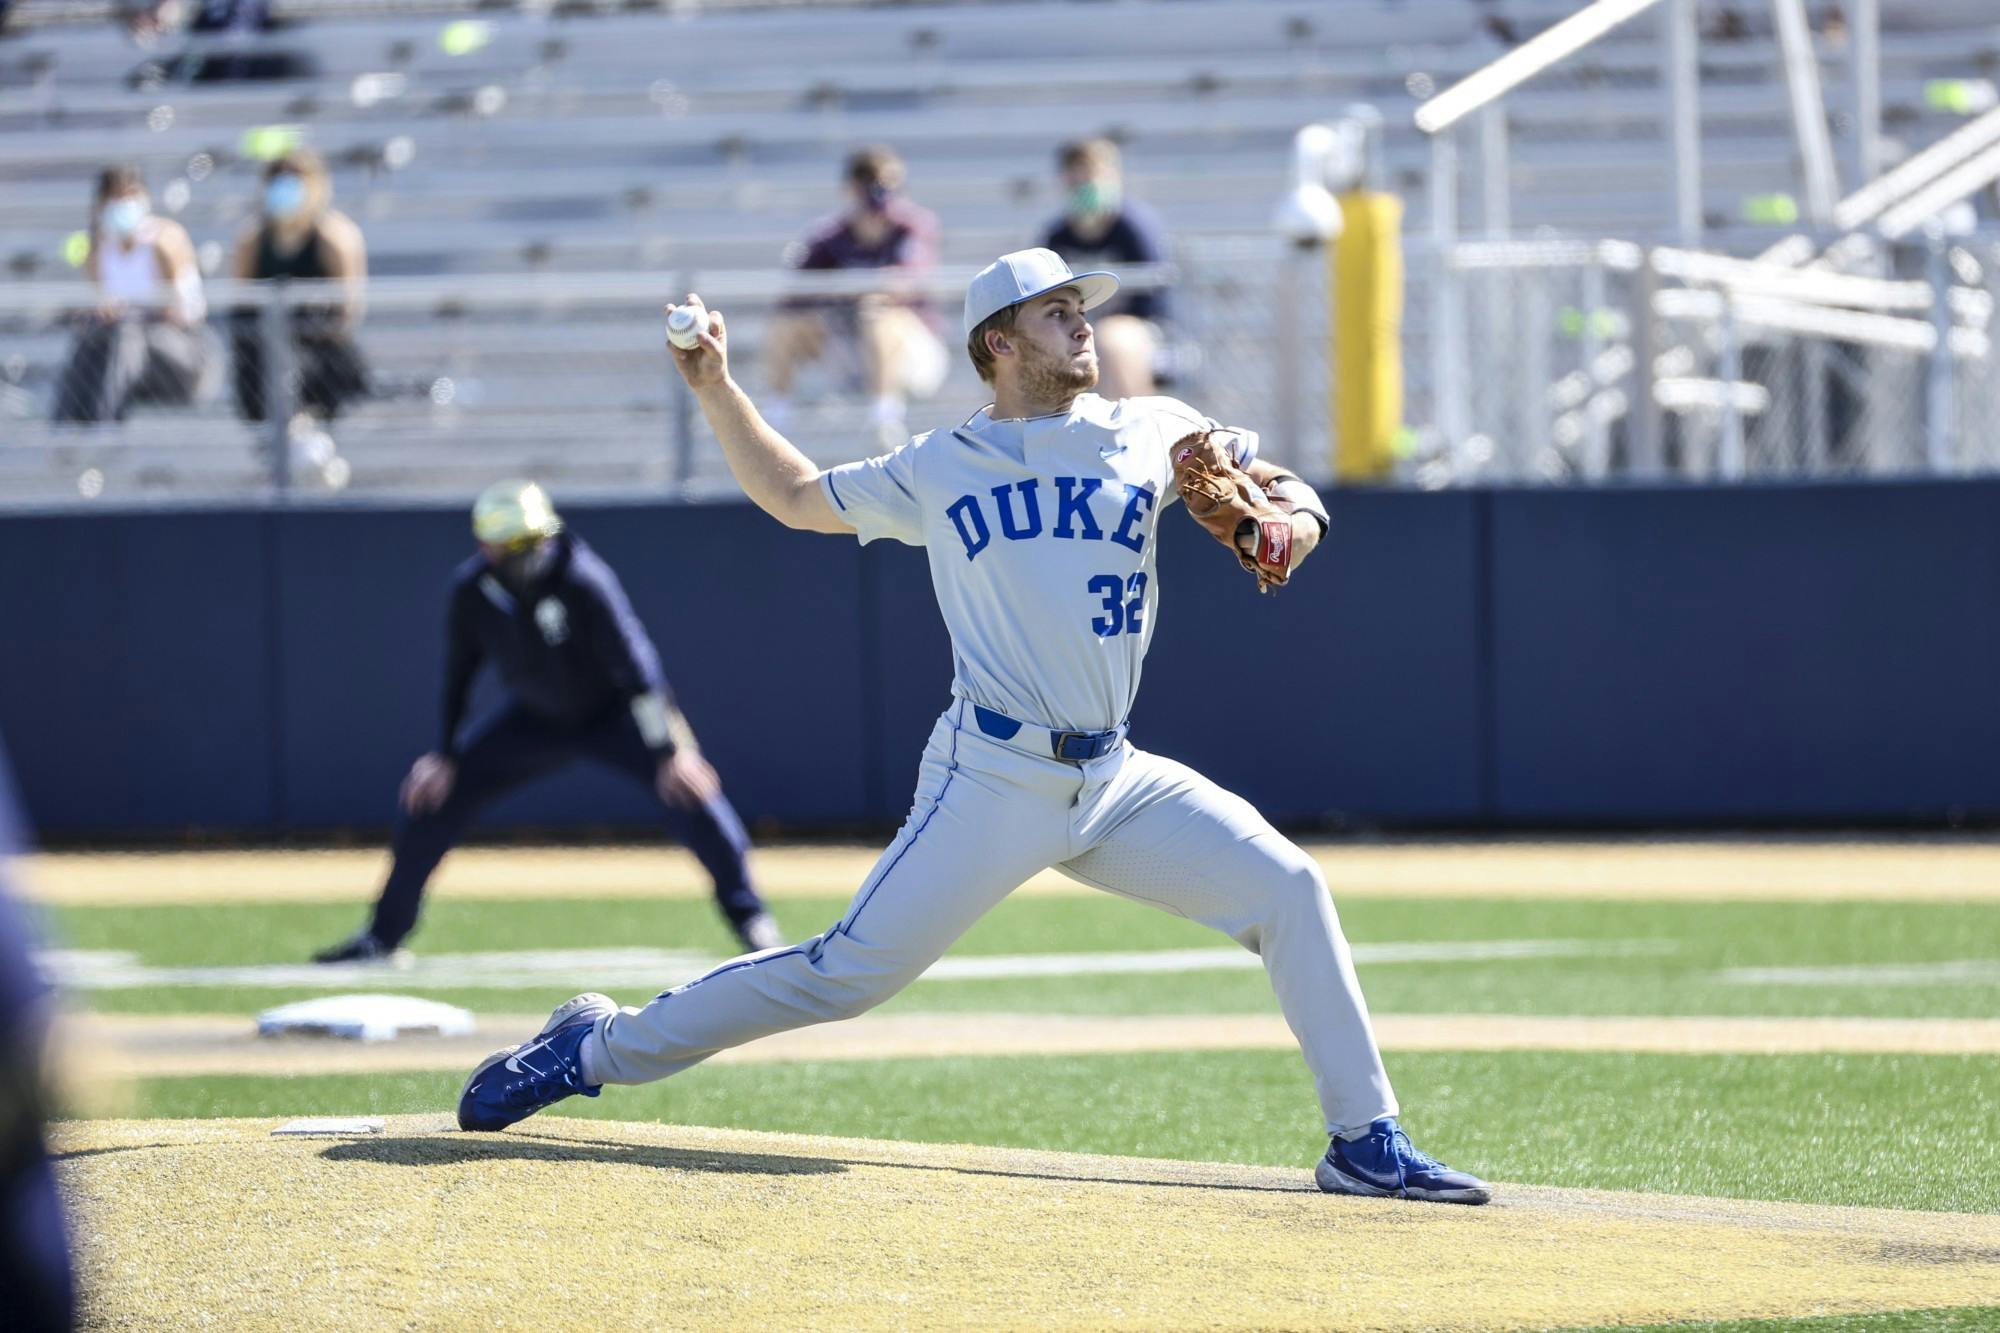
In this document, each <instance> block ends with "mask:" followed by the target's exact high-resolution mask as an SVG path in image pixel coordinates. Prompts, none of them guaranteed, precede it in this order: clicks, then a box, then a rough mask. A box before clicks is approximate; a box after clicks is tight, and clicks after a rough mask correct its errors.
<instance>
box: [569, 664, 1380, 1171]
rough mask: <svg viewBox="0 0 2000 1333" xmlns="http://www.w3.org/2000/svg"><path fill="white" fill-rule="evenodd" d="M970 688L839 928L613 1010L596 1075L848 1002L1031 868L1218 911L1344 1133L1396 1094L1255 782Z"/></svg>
mask: <svg viewBox="0 0 2000 1333" xmlns="http://www.w3.org/2000/svg"><path fill="white" fill-rule="evenodd" d="M970 713H971V708H970V706H969V705H967V704H966V703H965V702H964V701H963V700H957V701H954V703H953V704H952V706H951V708H949V709H947V710H946V712H945V714H944V716H943V717H941V718H939V719H938V723H937V726H936V727H935V728H934V729H933V730H932V732H931V738H930V743H929V744H928V745H927V746H926V747H925V750H924V759H923V766H922V770H921V772H920V775H919V780H918V783H917V794H916V802H915V804H914V805H913V806H912V807H911V810H910V817H909V819H908V820H906V821H905V822H904V824H903V827H902V830H901V831H900V832H899V833H898V834H897V835H896V839H895V841H894V842H892V843H890V844H889V847H888V849H887V850H886V851H884V852H883V853H882V857H881V859H880V860H879V861H877V862H876V863H875V868H874V869H873V870H872V871H871V872H870V873H869V876H868V878H867V880H866V881H864V882H863V884H862V886H861V890H860V892H858V893H857V894H856V895H855V896H854V901H853V902H852V903H851V904H850V905H849V906H848V908H847V912H846V914H845V915H844V916H842V917H841V919H840V921H839V922H838V923H836V924H835V925H834V926H833V927H832V928H831V929H829V930H827V931H826V932H825V933H824V934H821V935H816V936H814V937H813V938H812V939H809V940H807V941H805V942H804V943H803V944H799V945H795V946H793V947H791V948H786V949H771V950H766V951H764V952H762V953H757V954H750V955H748V956H746V957H743V958H738V959H736V960H734V961H732V962H729V963H726V964H724V965H723V966H721V967H719V968H717V969H716V970H714V971H713V972H710V973H708V974H707V975H706V976H703V977H700V978H697V979H696V980H694V981H691V982H689V983H687V984H686V985H684V986H681V987H678V988H677V989H674V990H671V991H668V992H666V993H665V994H663V995H661V996H659V997H658V998H657V999H655V1000H654V1001H653V1002H652V1003H651V1004H648V1005H647V1006H646V1007H645V1008H643V1009H632V1008H627V1009H624V1010H621V1011H620V1012H619V1013H617V1014H615V1015H613V1016H611V1017H609V1018H607V1019H605V1020H604V1021H603V1022H601V1023H600V1024H599V1025H598V1028H597V1030H596V1031H595V1032H594V1033H593V1034H592V1035H591V1036H590V1037H589V1038H587V1039H586V1049H585V1052H584V1058H585V1062H586V1068H588V1069H589V1071H590V1075H591V1077H593V1078H595V1079H598V1080H599V1081H601V1082H605V1083H647V1082H651V1081H652V1080H654V1079H660V1078H665V1077H667V1076H668V1075H670V1074H677V1073H679V1072H680V1071H681V1070H683V1069H686V1068H688V1067H689V1066H690V1065H694V1064H697V1063H699V1062H701V1061H702V1060H705V1059H707V1058H708V1057H709V1056H711V1055H713V1054H715V1053H716V1052H717V1051H720V1050H726V1049H728V1048H729V1047H732V1046H740V1045H742V1044H743V1043H745V1042H748V1041H755V1040H756V1039H757V1038H759V1037H765V1036H769V1035H770V1034H772V1033H774V1032H783V1031H786V1030H788V1029H791V1028H798V1027H805V1026H807V1025H808V1024H812V1023H826V1022H831V1021H833V1020H835V1019H841V1018H851V1017H853V1016H854V1015H856V1014H859V1013H862V1012H864V1011H865V1010H868V1009H870V1008H873V1007H874V1006H875V1005H878V1004H880V1003H881V1002H882V1001H884V1000H886V999H888V998H889V997H890V996H891V995H894V994H895V993H896V992H897V991H899V990H901V989H902V988H903V987H905V986H907V985H909V984H910V983H911V982H912V981H915V980H916V979H917V977H918V976H920V975H921V974H922V973H923V971H924V969H925V968H927V967H929V966H930V965H931V964H932V963H933V962H935V961H937V959H938V958H939V957H940V956H942V955H943V953H944V952H945V950H946V949H948V948H950V947H951V944H952V941H954V940H956V939H957V938H958V937H959V936H960V935H962V934H964V933H965V931H966V930H967V928H969V927H970V926H971V925H972V923H973V922H975V921H977V920H978V919H979V918H980V917H981V916H983V915H984V914H985V913H986V912H987V911H988V910H990V909H991V908H992V907H993V906H994V905H996V904H997V903H998V902H999V901H1000V900H1001V899H1002V898H1004V897H1006V896H1007V894H1008V893H1010V892H1012V891H1013V889H1014V888H1015V887H1016V886H1017V885H1019V884H1020V883H1021V882H1022V881H1024V880H1026V879H1027V878H1028V877H1029V876H1031V875H1033V874H1035V873H1036V872H1038V871H1040V870H1043V869H1045V868H1047V867H1050V866H1054V867H1055V868H1056V869H1058V870H1060V871H1062V872H1063V873H1064V874H1067V875H1069V876H1070V877H1072V878H1074V879H1076V880H1079V881H1081V882H1082V883H1085V884H1089V885H1092V886H1094V887H1096V888H1100V889H1104V890H1107V891H1108V892H1111V893H1116V894H1120V895H1122V896H1124V897H1127V898H1133V899H1136V900H1138V901H1140V902H1144V903H1150V904H1152V905H1153V906H1155V907H1160V908H1164V909H1165V910H1167V911H1169V912H1174V913H1177V914H1179V915H1181V916H1186V917H1190V918H1192V919H1194V920H1196V921H1200V922H1202V923H1203V924H1204V925H1209V926H1213V927H1214V928H1215V929H1217V930H1220V931H1221V932H1223V933H1224V934H1225V935H1228V936H1229V937H1230V938H1231V939H1233V940H1235V941H1236V942H1237V943H1239V944H1241V945H1242V946H1243V947H1244V948H1246V949H1249V950H1250V951H1251V952H1253V953H1255V954H1257V955H1258V956H1259V957H1261V958H1262V959H1263V961H1264V967H1265V970H1266V971H1267V972H1268V973H1269V974H1270V977H1271V985H1272V988H1273V989H1274V990H1275V991H1276V992H1277V996H1278V1003H1279V1007H1280V1008H1281V1009H1283V1011H1284V1015H1285V1021H1286V1022H1287V1023H1289V1024H1290V1025H1291V1029H1292V1032H1293V1034H1294V1035H1295V1036H1297V1038H1298V1040H1299V1046H1300V1048H1301V1049H1302V1051H1303V1052H1304V1054H1305V1060H1306V1064H1307V1066H1308V1067H1309V1068H1310V1069H1311V1071H1312V1076H1313V1081H1314V1084H1315V1086H1316V1087H1317V1089H1318V1092H1319V1100H1320V1106H1321V1107H1322V1109H1324V1111H1325V1112H1326V1125H1327V1130H1328V1132H1329V1133H1335V1134H1337V1133H1340V1132H1342V1131H1346V1130H1356V1129H1360V1128H1362V1127H1363V1126H1365V1125H1367V1124H1368V1123H1369V1122H1370V1121H1372V1120H1376V1119H1379V1118H1381V1117H1383V1116H1391V1115H1394V1114H1396V1110H1397V1107H1396V1097H1395V1094H1394V1092H1392V1091H1391V1089H1390V1087H1389V1076H1388V1074H1387V1073H1386V1072H1384V1070H1383V1068H1382V1057H1381V1053H1380V1052H1379V1051H1378V1050H1377V1049H1376V1045H1375V1034H1374V1030H1373V1029H1372V1027H1371V1026H1370V1024H1369V1021H1368V1009H1367V1006H1366V1004H1365V1003H1364V1002H1363V1000H1362V998H1361V988H1360V985H1359V984H1358V983H1357V982H1356V980H1355V976H1354V962H1353V959H1352V957H1351V955H1350V954H1349V951H1348V947H1347V940H1346V938H1345V937H1344V936H1343V935H1342V934H1341V931H1340V922H1339V919H1338V918H1337V917H1336V916H1335V914H1334V910H1333V902H1332V899H1331V898H1329V897H1328V895H1327V890H1326V881H1325V880H1324V879H1323V878H1322V877H1321V875H1320V872H1319V867H1318V866H1317V865H1315V864H1314V863H1313V861H1312V859H1311V858H1310V857H1308V856H1307V855H1306V854H1305V853H1304V852H1302V851H1300V850H1299V849H1298V848H1297V847H1295V846H1294V845H1293V844H1292V843H1291V842H1290V841H1289V840H1287V839H1286V838H1284V837H1283V836H1281V835H1280V834H1279V833H1278V832H1277V831H1276V830H1275V829H1273V828H1272V827H1271V826H1270V824H1268V823H1267V822H1266V821H1265V820H1264V817H1263V816H1262V815H1260V814H1258V813H1257V812H1256V810H1254V809H1252V808H1251V806H1250V804H1249V802H1247V801H1245V800H1243V799H1242V798H1241V797H1239V796H1235V795H1233V794H1231V793H1229V792H1227V791H1224V790H1223V789H1222V788H1221V787H1218V786H1217V785H1216V784H1215V783H1213V782H1210V781H1209V780H1208V779H1207V778H1204V777H1202V776H1201V775H1200V774H1198V773H1196V772H1194V771H1193V770H1192V769H1190V768H1188V767H1187V766H1186V765H1184V764H1179V763H1176V762H1174V761H1173V760H1171V759H1164V758H1161V757H1160V756H1158V755H1151V754H1147V753H1145V752H1144V751H1141V750H1136V749H1134V748H1133V747H1132V746H1131V745H1129V744H1122V745H1120V747H1119V748H1118V749H1116V750H1114V751H1112V752H1111V753H1110V754H1107V755H1105V756H1104V757H1103V758H1101V759H1094V760H1090V761H1088V762H1085V763H1083V764H1081V765H1078V764H1072V763H1065V762H1063V761H1062V760H1058V759H1054V758H1049V757H1045V756H1042V755H1039V754H1036V753H1032V752H1030V751H1028V750H1026V749H1023V748H1017V747H1016V746H1015V745H1013V744H1011V743H1005V742H1001V741H996V740H994V739H992V738H990V737H988V736H986V735H984V734H982V733H981V732H980V731H979V730H978V729H977V728H975V727H973V726H972V725H970V722H971V719H970V716H969V715H970Z"/></svg>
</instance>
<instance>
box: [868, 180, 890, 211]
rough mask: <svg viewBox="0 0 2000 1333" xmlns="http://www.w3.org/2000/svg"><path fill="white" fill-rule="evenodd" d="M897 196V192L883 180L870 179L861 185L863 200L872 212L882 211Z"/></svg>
mask: <svg viewBox="0 0 2000 1333" xmlns="http://www.w3.org/2000/svg"><path fill="white" fill-rule="evenodd" d="M895 197H896V192H895V191H894V190H892V189H890V188H889V187H888V186H886V185H884V184H883V183H882V182H881V181H870V182H868V184H866V185H864V186H862V187H861V202H862V204H863V205H864V206H865V207H866V208H867V209H868V211H869V212H871V213H880V212H881V211H882V210H883V209H885V208H887V207H888V206H889V201H890V200H891V199H894V198H895Z"/></svg>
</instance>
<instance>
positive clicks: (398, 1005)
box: [257, 995, 474, 1041]
mask: <svg viewBox="0 0 2000 1333" xmlns="http://www.w3.org/2000/svg"><path fill="white" fill-rule="evenodd" d="M473 1026H474V1024H473V1019H472V1012H471V1011H470V1010H467V1009H460V1008H459V1007H458V1006H457V1005H451V1004H439V1003H438V1002H437V1001H436V1000H420V999H417V998H416V997H415V996H410V995H327V996H323V997H321V998H319V999H316V1000H300V1001H299V1002H297V1003H296V1004H281V1005H279V1006H278V1007H277V1008H275V1009H266V1010H265V1011H264V1012H263V1013H261V1014H259V1015H257V1034H258V1035H259V1036H262V1037H286V1036H307V1037H340V1038H344V1039H346V1040H348V1041H394V1040H395V1039H396V1038H398V1037H408V1036H427V1037H428V1036H436V1037H462V1036H466V1035H468V1034H470V1033H471V1032H472V1030H473Z"/></svg>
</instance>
